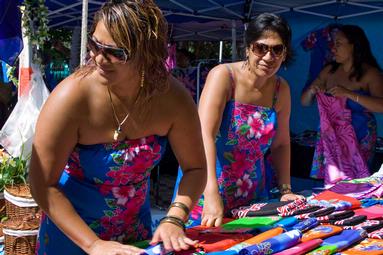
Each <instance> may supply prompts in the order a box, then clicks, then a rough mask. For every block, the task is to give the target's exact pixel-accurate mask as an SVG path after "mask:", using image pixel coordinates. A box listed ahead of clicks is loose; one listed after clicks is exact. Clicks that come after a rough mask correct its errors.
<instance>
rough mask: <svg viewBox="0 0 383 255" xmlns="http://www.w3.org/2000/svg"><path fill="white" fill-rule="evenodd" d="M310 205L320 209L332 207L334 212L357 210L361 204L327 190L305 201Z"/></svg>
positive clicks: (353, 199) (356, 200)
mask: <svg viewBox="0 0 383 255" xmlns="http://www.w3.org/2000/svg"><path fill="white" fill-rule="evenodd" d="M307 202H308V203H309V204H311V205H319V206H322V207H331V206H334V207H335V208H336V211H340V210H346V209H356V208H359V207H360V205H361V203H360V201H359V200H358V199H355V198H352V197H349V196H345V195H342V194H338V193H335V192H332V191H329V190H326V191H323V192H321V193H319V194H317V195H316V196H314V197H313V198H312V199H310V200H308V201H307Z"/></svg>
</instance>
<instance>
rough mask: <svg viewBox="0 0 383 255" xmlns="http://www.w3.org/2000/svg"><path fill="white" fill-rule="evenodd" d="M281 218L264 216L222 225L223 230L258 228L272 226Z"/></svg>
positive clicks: (241, 219)
mask: <svg viewBox="0 0 383 255" xmlns="http://www.w3.org/2000/svg"><path fill="white" fill-rule="evenodd" d="M280 219H281V217H279V216H269V217H267V216H265V217H247V218H240V219H236V220H233V221H231V222H228V223H225V224H223V225H222V228H223V229H227V230H230V229H237V228H252V229H254V228H259V227H263V226H272V225H273V224H275V223H276V222H277V221H279V220H280Z"/></svg>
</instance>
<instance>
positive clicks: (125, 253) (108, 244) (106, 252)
mask: <svg viewBox="0 0 383 255" xmlns="http://www.w3.org/2000/svg"><path fill="white" fill-rule="evenodd" d="M143 252H144V250H142V249H140V248H137V247H134V246H131V245H124V244H121V243H119V242H115V241H104V240H101V239H99V240H97V241H95V242H94V243H93V244H92V246H91V247H90V249H89V251H88V254H89V255H138V254H142V253H143Z"/></svg>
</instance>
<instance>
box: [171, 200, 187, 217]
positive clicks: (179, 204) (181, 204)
mask: <svg viewBox="0 0 383 255" xmlns="http://www.w3.org/2000/svg"><path fill="white" fill-rule="evenodd" d="M172 207H177V208H180V209H182V210H183V211H184V212H185V214H186V218H188V216H189V213H190V209H189V207H187V206H186V205H185V204H184V203H182V202H173V203H171V205H170V206H169V208H168V211H169V210H170V208H172Z"/></svg>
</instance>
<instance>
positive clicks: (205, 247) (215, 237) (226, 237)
mask: <svg viewBox="0 0 383 255" xmlns="http://www.w3.org/2000/svg"><path fill="white" fill-rule="evenodd" d="M201 229H203V228H201V227H193V228H189V229H186V236H187V237H189V238H190V239H192V240H198V243H197V244H196V246H195V248H197V250H199V251H204V252H213V251H221V250H226V249H227V248H229V247H231V246H234V245H235V244H237V243H240V242H242V241H244V240H246V239H249V238H251V237H252V236H253V235H251V234H240V233H237V234H235V235H234V234H225V233H214V232H213V233H204V232H201V231H200V230H201Z"/></svg>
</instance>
